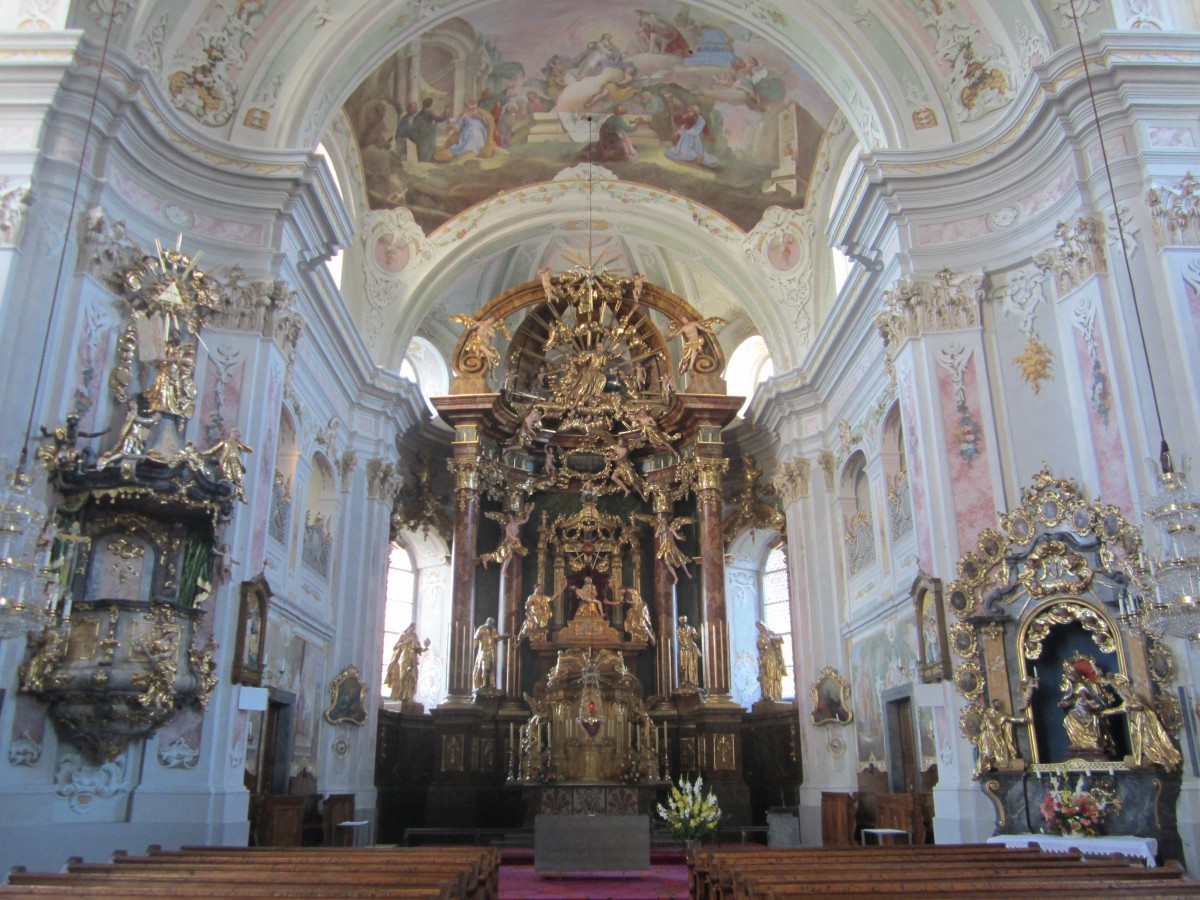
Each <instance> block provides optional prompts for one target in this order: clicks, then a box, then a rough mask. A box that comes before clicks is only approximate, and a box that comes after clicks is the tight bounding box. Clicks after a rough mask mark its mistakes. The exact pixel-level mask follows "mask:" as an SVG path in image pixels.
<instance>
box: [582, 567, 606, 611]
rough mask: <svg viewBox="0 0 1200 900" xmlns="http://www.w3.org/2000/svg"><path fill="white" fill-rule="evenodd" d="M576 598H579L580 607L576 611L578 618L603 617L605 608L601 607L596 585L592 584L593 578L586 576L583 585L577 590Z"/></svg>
mask: <svg viewBox="0 0 1200 900" xmlns="http://www.w3.org/2000/svg"><path fill="white" fill-rule="evenodd" d="M575 596H576V597H578V598H579V606H578V607H576V609H575V615H577V616H589V617H590V616H603V615H604V608H603V607H602V606H601V605H600V595H599V594H598V593H597V592H596V585H594V584H593V583H592V576H591V575H585V576H584V578H583V584H581V585H580V586H579V587H577V588H575Z"/></svg>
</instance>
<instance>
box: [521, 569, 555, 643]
mask: <svg viewBox="0 0 1200 900" xmlns="http://www.w3.org/2000/svg"><path fill="white" fill-rule="evenodd" d="M553 600H554V597H551V596H549V595H547V594H546V593H544V592H543V591H542V583H541V582H540V581H539V582H538V583H537V584H535V585H534V586H533V593H532V594H530V595H529V596H528V597H526V598H525V621H524V622H522V623H521V630H520V631H518V632H517V641H518V643H519V642H521V641H523V640H525V639H526V638H528V639H529V640H531V641H544V640H546V629H547V627H549V625H550V616H551V613H552V609H551V606H550V604H551V602H552V601H553Z"/></svg>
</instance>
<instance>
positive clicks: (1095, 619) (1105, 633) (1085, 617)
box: [1021, 600, 1117, 660]
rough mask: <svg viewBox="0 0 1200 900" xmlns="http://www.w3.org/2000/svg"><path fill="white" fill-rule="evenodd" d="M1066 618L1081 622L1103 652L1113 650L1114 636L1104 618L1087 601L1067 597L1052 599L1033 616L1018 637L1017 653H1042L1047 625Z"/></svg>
mask: <svg viewBox="0 0 1200 900" xmlns="http://www.w3.org/2000/svg"><path fill="white" fill-rule="evenodd" d="M1068 622H1078V623H1079V624H1080V625H1082V626H1083V627H1084V629H1085V630H1086V631H1088V632H1089V633H1090V634H1091V635H1092V640H1093V641H1095V643H1096V646H1097V647H1098V648H1099V649H1100V650H1101V651H1103V652H1104V653H1115V652H1116V649H1117V643H1116V638H1115V636H1114V635H1113V633H1112V629H1111V628H1110V627H1109V625H1108V622H1107V621H1105V619H1104V618H1103V617H1102V616H1100V614H1099V613H1098V612H1097V611H1096V609H1095V608H1094V607H1093V606H1092V605H1091V604H1090V603H1087V602H1084V601H1082V600H1068V601H1061V602H1058V603H1053V604H1051V605H1050V606H1048V607H1046V608H1045V609H1043V610H1042V611H1040V612H1039V613H1038V614H1037V615H1035V616H1034V617H1033V619H1032V620H1031V621H1030V622H1029V625H1028V626H1027V627H1026V629H1025V634H1024V636H1023V637H1022V639H1021V655H1022V656H1024V657H1025V658H1026V659H1028V660H1036V659H1039V658H1040V657H1041V655H1042V642H1043V641H1045V640H1046V638H1047V637H1048V636H1049V634H1050V629H1051V628H1052V627H1053V626H1054V625H1065V624H1067V623H1068Z"/></svg>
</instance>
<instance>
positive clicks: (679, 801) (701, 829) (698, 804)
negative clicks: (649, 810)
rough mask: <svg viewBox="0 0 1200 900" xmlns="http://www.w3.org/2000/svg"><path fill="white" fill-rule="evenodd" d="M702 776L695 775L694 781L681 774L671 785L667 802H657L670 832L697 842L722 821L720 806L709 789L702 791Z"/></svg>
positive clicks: (660, 814) (660, 813)
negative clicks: (677, 782)
mask: <svg viewBox="0 0 1200 900" xmlns="http://www.w3.org/2000/svg"><path fill="white" fill-rule="evenodd" d="M703 787H704V779H703V778H701V777H700V776H696V780H695V781H688V780H687V778H684V777H680V779H679V784H673V785H671V793H670V795H669V796H668V797H667V805H666V806H663V805H662V804H661V803H659V804H658V814H659V816H660V817H661V818H662V820H663V822H664V823H666V825H667V827H668V828H670V829H671V833H672V834H674V835H675V836H676V837H678V838H682V839H683V840H685V841H699V840H703V839H704V838H706V837H708V835H710V834H712V833H713V831H715V830H716V827H717V825H718V824H719V823H720V821H721V806H720V804H718V803H717V798H716V797H715V796H713V792H712V791H711V790H710V791H709V792H708V793H702V792H701V790H702V788H703Z"/></svg>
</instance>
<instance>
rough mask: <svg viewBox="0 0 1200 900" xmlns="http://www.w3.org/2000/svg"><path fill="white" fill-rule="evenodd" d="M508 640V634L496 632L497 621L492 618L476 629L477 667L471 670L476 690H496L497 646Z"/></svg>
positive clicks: (489, 617)
mask: <svg viewBox="0 0 1200 900" xmlns="http://www.w3.org/2000/svg"><path fill="white" fill-rule="evenodd" d="M508 638H509V636H508V635H507V634H500V633H499V632H498V631H496V620H495V619H493V618H492V617H491V616H488V618H487V621H486V622H484V623H483V624H482V625H480V626H479V627H478V628H476V629H475V667H474V668H473V669H472V670H471V684H472V685H473V686H474V688H475V690H477V691H479V690H495V687H496V646H497V645H498V644H499V643H500V642H501V641H507V640H508Z"/></svg>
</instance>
